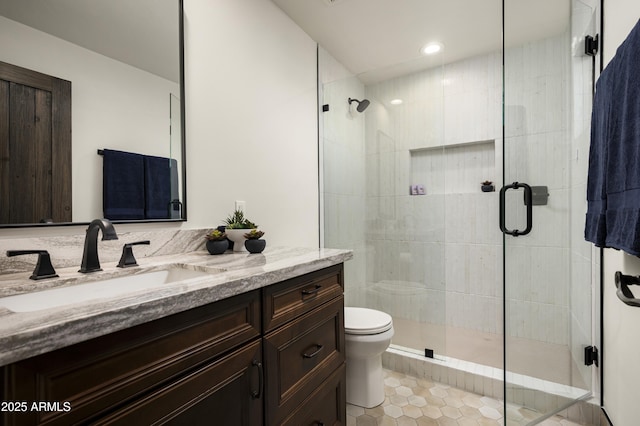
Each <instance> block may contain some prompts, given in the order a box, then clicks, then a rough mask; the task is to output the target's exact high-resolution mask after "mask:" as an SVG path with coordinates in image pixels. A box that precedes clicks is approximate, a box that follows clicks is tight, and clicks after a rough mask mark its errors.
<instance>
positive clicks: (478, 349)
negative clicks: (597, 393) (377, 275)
mask: <svg viewBox="0 0 640 426" xmlns="http://www.w3.org/2000/svg"><path fill="white" fill-rule="evenodd" d="M393 328H394V331H395V334H394V336H393V340H392V341H391V343H392V344H396V345H400V346H403V347H407V348H412V349H418V350H421V349H423V348H425V347H428V348H430V349H435V352H436V354H439V355H445V356H448V357H450V358H456V359H461V360H465V361H469V362H474V363H476V364H481V365H488V366H490V367H495V368H503V347H504V345H503V341H502V339H503V336H502V335H501V334H495V333H485V332H482V331H476V330H469V329H464V328H457V327H444V326H442V325H435V324H428V323H419V322H417V321H412V320H407V319H404V318H398V317H394V318H393ZM509 347H510V348H512V349H511V350H510V351H509V352H508V353H507V356H508V358H507V363H508V370H509V371H512V372H514V373H519V374H524V375H526V376H531V377H537V378H540V379H543V380H548V381H550V382H554V383H561V384H564V385H569V386H575V387H579V388H585V389H586V385H585V383H584V382H583V381H582V380H581V378H580V377H581V376H580V375H579V374H576V372H575V365H574V362H573V359H572V357H571V352H570V351H569V348H568V347H567V346H564V345H555V344H552V343H545V342H540V341H535V340H528V339H521V338H514V337H510V338H509ZM568 366H572V368H567V367H568Z"/></svg>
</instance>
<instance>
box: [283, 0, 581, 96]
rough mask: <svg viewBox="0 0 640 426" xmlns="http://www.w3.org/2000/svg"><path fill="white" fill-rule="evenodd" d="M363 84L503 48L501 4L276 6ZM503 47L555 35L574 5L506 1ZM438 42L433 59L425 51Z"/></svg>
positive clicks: (377, 1)
mask: <svg viewBox="0 0 640 426" xmlns="http://www.w3.org/2000/svg"><path fill="white" fill-rule="evenodd" d="M272 1H273V2H274V3H275V4H276V5H278V6H279V7H280V8H281V9H282V10H283V11H284V12H285V13H286V14H287V15H288V16H289V17H291V19H292V20H293V21H295V22H296V23H297V24H298V26H300V27H301V28H302V29H303V30H304V31H305V32H306V33H307V34H309V36H311V38H312V39H313V40H315V41H316V42H318V44H320V46H322V47H323V48H324V49H326V50H327V51H328V52H329V53H330V54H331V55H332V56H333V57H334V58H335V59H337V60H338V61H339V62H341V63H342V64H343V65H344V66H345V67H347V69H349V71H351V72H352V73H354V74H356V75H358V76H359V77H360V79H361V80H362V81H363V82H364V83H365V84H370V83H374V82H377V81H382V80H386V79H389V78H392V77H395V76H398V75H404V74H409V73H412V72H416V71H419V70H421V69H425V68H430V67H433V66H437V65H440V64H442V63H449V62H455V61H458V60H460V59H463V58H467V57H471V56H476V55H479V54H483V53H488V52H492V51H498V50H500V49H501V48H502V0H272ZM505 3H506V6H505V44H506V45H507V46H513V45H518V44H522V43H523V42H525V41H527V40H536V39H541V38H546V37H550V36H553V35H557V34H559V33H561V32H562V31H564V30H565V29H566V28H567V26H568V23H569V17H570V10H569V9H570V8H569V4H570V2H569V0H505ZM432 41H437V42H440V43H441V44H443V45H444V50H443V52H442V53H440V54H438V55H434V56H433V57H425V56H423V55H421V53H420V48H421V47H423V46H424V45H425V44H427V43H429V42H432Z"/></svg>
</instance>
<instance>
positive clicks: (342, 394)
mask: <svg viewBox="0 0 640 426" xmlns="http://www.w3.org/2000/svg"><path fill="white" fill-rule="evenodd" d="M346 393H347V388H346V365H345V364H342V366H341V367H340V368H338V369H337V370H336V371H335V372H334V373H333V374H332V375H331V376H330V377H329V378H328V379H327V380H325V381H324V383H323V384H322V385H321V386H320V387H319V388H318V389H316V390H315V391H314V392H313V393H312V394H311V395H310V396H309V397H308V398H307V399H306V400H305V401H304V402H303V403H302V404H301V405H300V407H299V408H298V409H297V410H296V411H294V412H293V414H291V416H289V417H287V419H286V420H284V421H283V422H282V426H322V425H324V426H339V425H346V424H347V408H346V407H347V404H346Z"/></svg>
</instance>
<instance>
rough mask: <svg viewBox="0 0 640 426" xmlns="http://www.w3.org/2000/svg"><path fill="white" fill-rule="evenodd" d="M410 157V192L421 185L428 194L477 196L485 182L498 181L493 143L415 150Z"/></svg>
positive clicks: (463, 144)
mask: <svg viewBox="0 0 640 426" xmlns="http://www.w3.org/2000/svg"><path fill="white" fill-rule="evenodd" d="M409 154H410V158H411V169H410V170H411V171H410V182H409V185H408V188H412V187H413V186H415V185H422V186H424V192H425V194H429V195H436V194H468V193H475V192H480V185H481V183H482V182H484V181H487V180H489V181H493V182H495V181H496V180H497V176H498V172H497V170H496V149H495V140H493V139H492V140H485V141H473V142H466V143H459V144H452V145H441V146H436V147H429V148H419V149H412V150H410V151H409ZM412 195H415V194H412Z"/></svg>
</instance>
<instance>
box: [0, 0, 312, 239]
mask: <svg viewBox="0 0 640 426" xmlns="http://www.w3.org/2000/svg"><path fill="white" fill-rule="evenodd" d="M185 16H186V28H185V39H186V40H185V43H186V47H185V56H186V58H185V61H186V63H185V68H186V75H185V79H186V135H187V158H186V160H187V161H186V164H187V173H188V174H187V201H188V221H187V222H186V223H184V224H182V225H167V224H163V225H142V224H140V225H121V226H119V227H118V230H128V231H135V230H138V229H145V230H146V229H153V228H154V227H155V228H165V227H176V226H182V227H183V228H188V229H193V228H201V227H204V228H206V227H214V226H217V225H219V224H221V221H222V219H224V218H225V217H227V215H228V214H229V213H231V212H232V211H233V209H234V201H235V200H244V201H246V203H247V215H248V216H249V218H250V219H252V220H253V221H254V222H256V223H257V224H258V225H260V227H261V228H262V229H263V230H264V231H265V232H266V235H265V239H267V241H268V244H269V245H294V246H312V247H313V246H318V159H317V149H318V148H317V120H316V117H317V114H316V111H317V110H316V99H317V96H316V87H317V86H316V45H315V43H314V42H313V41H312V40H311V38H309V36H307V35H306V34H305V33H304V32H303V31H302V30H301V29H300V28H299V27H297V26H296V25H295V24H294V23H293V22H292V21H291V20H290V19H289V18H288V17H287V16H286V15H285V14H284V13H283V12H282V11H281V10H280V9H278V8H277V7H276V6H275V5H274V4H273V3H272V2H271V1H269V0H219V1H215V2H211V1H207V0H186V1H185ZM74 137H75V135H74ZM83 232H84V227H72V228H66V227H65V228H51V229H47V230H42V229H6V230H0V238H15V237H16V236H28V235H63V234H65V235H67V234H69V233H83Z"/></svg>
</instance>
